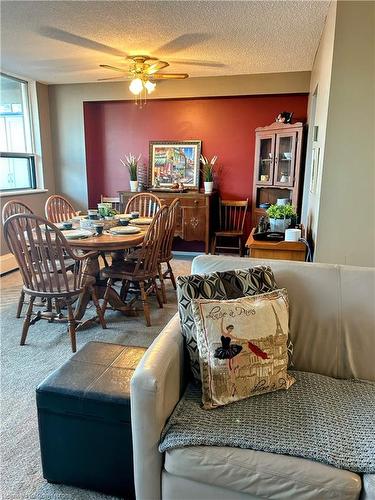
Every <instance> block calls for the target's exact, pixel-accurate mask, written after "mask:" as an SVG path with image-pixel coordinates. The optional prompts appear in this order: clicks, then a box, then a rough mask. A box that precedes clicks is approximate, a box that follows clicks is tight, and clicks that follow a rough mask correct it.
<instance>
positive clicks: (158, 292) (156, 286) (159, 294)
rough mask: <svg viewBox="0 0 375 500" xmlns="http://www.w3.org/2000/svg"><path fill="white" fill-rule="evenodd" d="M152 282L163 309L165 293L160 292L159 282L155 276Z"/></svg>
mask: <svg viewBox="0 0 375 500" xmlns="http://www.w3.org/2000/svg"><path fill="white" fill-rule="evenodd" d="M152 284H153V287H154V290H155V295H156V299H157V301H158V304H159V307H160V309H163V295H162V294H161V293H160V290H159V287H158V284H157V282H156V279H155V278H152Z"/></svg>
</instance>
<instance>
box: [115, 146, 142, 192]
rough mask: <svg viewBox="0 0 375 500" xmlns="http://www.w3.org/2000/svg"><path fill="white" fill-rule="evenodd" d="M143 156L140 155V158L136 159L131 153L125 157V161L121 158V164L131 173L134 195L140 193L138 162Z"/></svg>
mask: <svg viewBox="0 0 375 500" xmlns="http://www.w3.org/2000/svg"><path fill="white" fill-rule="evenodd" d="M141 156H142V155H139V156H138V158H136V156H135V155H133V153H129V154H128V155H125V160H122V159H121V158H120V161H121V163H122V164H123V165H124V167H126V168H127V169H128V171H129V177H130V191H131V192H132V193H134V192H136V191H138V162H139V160H140V159H141Z"/></svg>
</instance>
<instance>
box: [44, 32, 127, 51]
mask: <svg viewBox="0 0 375 500" xmlns="http://www.w3.org/2000/svg"><path fill="white" fill-rule="evenodd" d="M39 33H40V34H41V35H43V36H45V37H47V38H52V39H53V40H58V41H60V42H65V43H70V44H71V45H78V46H79V47H84V48H86V49H91V50H96V51H97V52H104V53H106V54H110V55H112V56H120V57H126V56H127V54H126V53H125V52H123V51H122V50H118V49H115V48H113V47H110V46H109V45H105V44H104V43H99V42H95V41H94V40H90V39H89V38H85V37H83V36H79V35H74V33H69V31H64V30H60V29H58V28H54V27H53V26H42V27H41V28H40V29H39Z"/></svg>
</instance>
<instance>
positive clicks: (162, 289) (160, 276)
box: [158, 264, 167, 304]
mask: <svg viewBox="0 0 375 500" xmlns="http://www.w3.org/2000/svg"><path fill="white" fill-rule="evenodd" d="M158 272H159V281H160V288H161V295H162V297H163V302H164V304H166V303H167V293H166V291H165V283H164V277H163V271H162V269H161V264H158Z"/></svg>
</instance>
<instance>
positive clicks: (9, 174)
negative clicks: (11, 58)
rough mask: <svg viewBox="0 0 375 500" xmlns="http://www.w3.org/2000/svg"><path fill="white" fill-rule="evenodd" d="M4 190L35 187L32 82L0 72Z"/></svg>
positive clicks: (0, 148)
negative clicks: (30, 99)
mask: <svg viewBox="0 0 375 500" xmlns="http://www.w3.org/2000/svg"><path fill="white" fill-rule="evenodd" d="M0 89H1V93H0V191H11V190H18V189H22V190H24V189H35V188H36V179H35V155H34V154H33V141H32V134H31V121H30V110H29V98H28V84H27V82H25V81H23V80H19V79H18V78H13V77H11V76H8V75H4V74H3V73H2V74H1V75H0Z"/></svg>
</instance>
